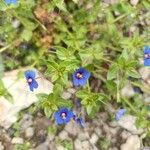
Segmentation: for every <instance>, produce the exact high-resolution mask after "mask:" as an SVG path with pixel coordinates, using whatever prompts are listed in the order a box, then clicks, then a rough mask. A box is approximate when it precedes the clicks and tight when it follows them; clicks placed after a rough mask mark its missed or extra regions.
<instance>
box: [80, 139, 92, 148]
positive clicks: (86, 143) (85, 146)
mask: <svg viewBox="0 0 150 150" xmlns="http://www.w3.org/2000/svg"><path fill="white" fill-rule="evenodd" d="M82 149H86V150H91V146H90V143H89V141H83V142H82Z"/></svg>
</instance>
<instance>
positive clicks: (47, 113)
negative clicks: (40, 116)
mask: <svg viewBox="0 0 150 150" xmlns="http://www.w3.org/2000/svg"><path fill="white" fill-rule="evenodd" d="M44 113H45V115H46V117H47V118H50V117H51V115H52V111H51V110H50V108H48V107H45V108H44Z"/></svg>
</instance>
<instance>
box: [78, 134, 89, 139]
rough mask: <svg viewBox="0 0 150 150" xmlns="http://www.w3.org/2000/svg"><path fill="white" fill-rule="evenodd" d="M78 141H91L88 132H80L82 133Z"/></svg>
mask: <svg viewBox="0 0 150 150" xmlns="http://www.w3.org/2000/svg"><path fill="white" fill-rule="evenodd" d="M78 139H79V140H80V141H84V140H88V139H90V136H89V133H88V132H80V133H79V134H78Z"/></svg>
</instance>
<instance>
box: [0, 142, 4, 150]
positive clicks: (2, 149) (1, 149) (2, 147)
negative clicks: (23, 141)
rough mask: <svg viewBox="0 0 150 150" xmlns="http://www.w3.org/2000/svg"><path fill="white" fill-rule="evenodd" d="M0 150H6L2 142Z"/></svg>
mask: <svg viewBox="0 0 150 150" xmlns="http://www.w3.org/2000/svg"><path fill="white" fill-rule="evenodd" d="M0 150H4V146H3V144H2V142H0Z"/></svg>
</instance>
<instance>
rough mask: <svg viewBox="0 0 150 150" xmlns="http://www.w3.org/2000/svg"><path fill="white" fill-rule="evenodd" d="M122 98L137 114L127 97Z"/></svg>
mask: <svg viewBox="0 0 150 150" xmlns="http://www.w3.org/2000/svg"><path fill="white" fill-rule="evenodd" d="M123 100H124V102H125V103H126V104H127V105H128V106H129V107H130V108H131V109H132V110H133V111H134V112H135V113H136V114H137V110H136V109H135V107H134V106H133V105H132V104H131V103H130V102H129V101H128V100H127V99H125V98H123Z"/></svg>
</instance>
